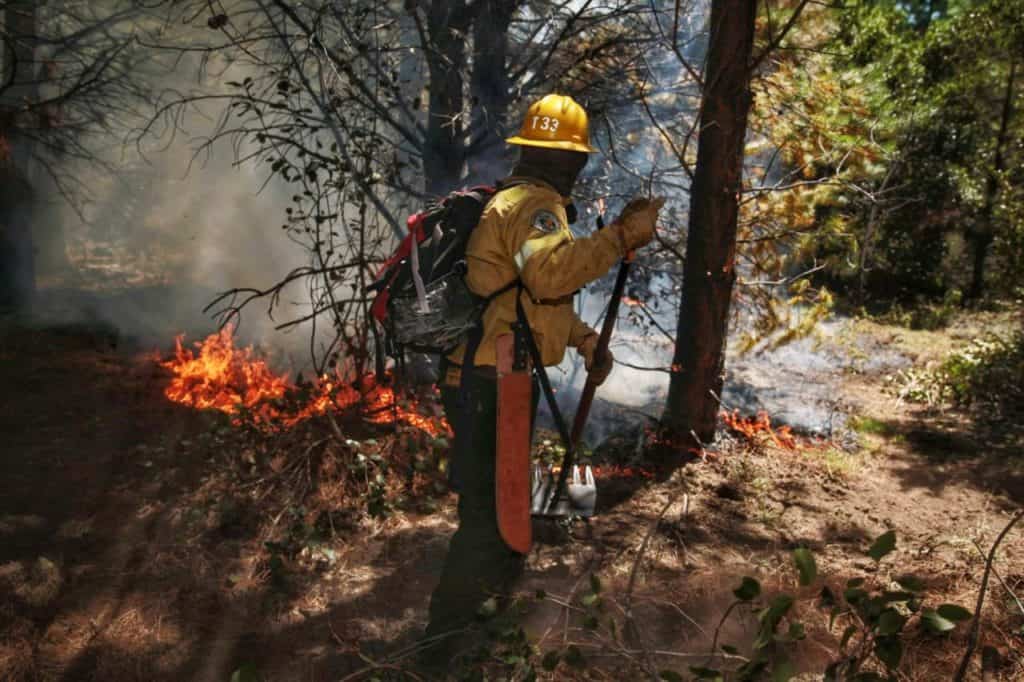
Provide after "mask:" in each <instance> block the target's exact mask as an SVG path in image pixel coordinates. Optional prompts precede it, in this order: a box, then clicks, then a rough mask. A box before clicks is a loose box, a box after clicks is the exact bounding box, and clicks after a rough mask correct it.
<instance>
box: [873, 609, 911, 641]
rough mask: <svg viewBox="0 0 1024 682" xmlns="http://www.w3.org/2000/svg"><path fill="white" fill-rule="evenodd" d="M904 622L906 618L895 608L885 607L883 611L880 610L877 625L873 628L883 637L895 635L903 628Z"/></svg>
mask: <svg viewBox="0 0 1024 682" xmlns="http://www.w3.org/2000/svg"><path fill="white" fill-rule="evenodd" d="M906 622H907V619H906V618H904V617H903V616H902V615H901V614H900V612H899V611H897V610H896V609H892V608H890V609H886V610H885V611H882V614H881V615H880V616H879V617H878V625H876V626H875V630H876V631H877V632H878V634H880V635H882V636H883V637H884V636H888V635H895V634H898V633H899V632H900V631H901V630H902V629H903V625H904V624H905V623H906Z"/></svg>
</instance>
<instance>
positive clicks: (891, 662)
mask: <svg viewBox="0 0 1024 682" xmlns="http://www.w3.org/2000/svg"><path fill="white" fill-rule="evenodd" d="M875 656H877V657H878V660H880V661H881V662H882V663H884V664H885V667H886V668H888V669H889V670H895V669H896V668H898V667H899V666H900V660H901V659H902V658H903V643H902V642H901V641H900V638H899V637H896V636H890V637H878V638H877V639H875Z"/></svg>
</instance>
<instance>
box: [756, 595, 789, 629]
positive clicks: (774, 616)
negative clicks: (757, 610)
mask: <svg viewBox="0 0 1024 682" xmlns="http://www.w3.org/2000/svg"><path fill="white" fill-rule="evenodd" d="M793 601H794V599H793V597H792V596H790V595H788V594H780V595H776V597H775V598H774V599H772V603H771V604H769V605H768V608H767V609H766V610H765V611H763V612H762V616H763V617H762V619H761V620H762V622H767V623H769V624H770V625H771V627H772V628H773V629H774V628H775V626H776V625H778V624H779V621H780V620H782V617H783V616H785V615H786V614H787V613H789V610H790V609H791V608H792V607H793Z"/></svg>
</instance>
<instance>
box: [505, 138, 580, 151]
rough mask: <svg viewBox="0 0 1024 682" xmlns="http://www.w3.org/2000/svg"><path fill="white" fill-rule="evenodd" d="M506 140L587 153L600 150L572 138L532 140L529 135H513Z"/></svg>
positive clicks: (525, 145)
mask: <svg viewBox="0 0 1024 682" xmlns="http://www.w3.org/2000/svg"><path fill="white" fill-rule="evenodd" d="M505 142H507V143H508V144H516V145H519V146H521V147H542V148H544V149H564V150H567V151H571V152H584V153H585V154H595V153H597V152H598V149H597V148H596V147H592V146H591V145H589V144H584V143H582V142H572V141H570V140H531V139H530V138H528V137H522V136H520V135H514V136H513V137H510V138H507V139H506V140H505Z"/></svg>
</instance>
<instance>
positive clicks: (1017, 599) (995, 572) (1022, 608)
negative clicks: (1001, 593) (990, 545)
mask: <svg viewBox="0 0 1024 682" xmlns="http://www.w3.org/2000/svg"><path fill="white" fill-rule="evenodd" d="M972 544H973V545H974V548H975V549H976V550H978V554H980V555H981V558H982V559H984V558H985V550H983V549H982V548H981V545H979V544H978V543H977V542H976V541H972ZM992 574H993V575H994V576H995V577H996V580H998V581H999V584H1000V585H1002V586H1003V589H1004V590H1006V594H1008V595H1010V599H1012V600H1013V601H1014V603H1016V604H1017V608H1018V609H1020V613H1021V615H1022V616H1024V602H1021V600H1020V597H1018V596H1017V595H1016V593H1014V591H1013V590H1011V589H1010V586H1009V585H1007V584H1006V581H1005V580H1003V576H1001V575H999V571H998V570H997V569H996V567H995V566H992Z"/></svg>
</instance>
